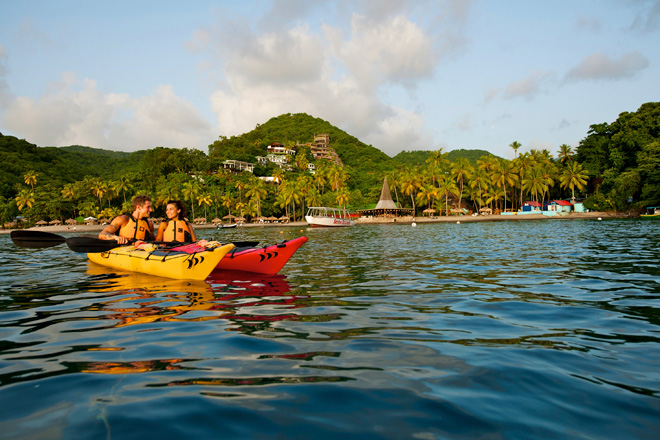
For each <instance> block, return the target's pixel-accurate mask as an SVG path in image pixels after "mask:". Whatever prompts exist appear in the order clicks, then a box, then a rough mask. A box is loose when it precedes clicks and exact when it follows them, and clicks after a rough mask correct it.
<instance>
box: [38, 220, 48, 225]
mask: <svg viewBox="0 0 660 440" xmlns="http://www.w3.org/2000/svg"><path fill="white" fill-rule="evenodd" d="M47 224H48V222H47V221H45V220H39V221H38V222H37V223H36V225H37V226H44V225H47Z"/></svg>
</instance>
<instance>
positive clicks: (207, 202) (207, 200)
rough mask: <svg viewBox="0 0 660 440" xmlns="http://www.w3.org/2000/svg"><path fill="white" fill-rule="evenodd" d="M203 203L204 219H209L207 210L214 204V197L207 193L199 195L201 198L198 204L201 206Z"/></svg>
mask: <svg viewBox="0 0 660 440" xmlns="http://www.w3.org/2000/svg"><path fill="white" fill-rule="evenodd" d="M202 203H203V204H204V217H206V218H208V216H207V215H206V208H208V207H209V206H211V204H212V203H213V197H211V194H209V193H207V192H203V193H201V194H200V195H199V198H198V199H197V204H198V205H200V206H201V205H202Z"/></svg>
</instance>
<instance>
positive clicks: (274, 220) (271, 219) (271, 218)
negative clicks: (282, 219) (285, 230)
mask: <svg viewBox="0 0 660 440" xmlns="http://www.w3.org/2000/svg"><path fill="white" fill-rule="evenodd" d="M267 220H268V221H269V222H276V221H277V217H275V216H272V215H271V216H270V217H268V218H267Z"/></svg>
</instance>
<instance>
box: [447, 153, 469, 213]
mask: <svg viewBox="0 0 660 440" xmlns="http://www.w3.org/2000/svg"><path fill="white" fill-rule="evenodd" d="M472 170H473V167H472V164H470V161H469V160H468V159H467V158H465V157H460V158H458V160H456V162H454V163H453V164H452V167H451V172H452V175H453V176H454V179H456V182H457V183H458V191H459V193H458V207H459V208H460V207H461V201H462V199H463V186H464V183H465V179H466V178H469V176H470V173H471V172H472Z"/></svg>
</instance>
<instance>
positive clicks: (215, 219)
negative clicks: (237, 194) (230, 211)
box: [211, 217, 222, 225]
mask: <svg viewBox="0 0 660 440" xmlns="http://www.w3.org/2000/svg"><path fill="white" fill-rule="evenodd" d="M221 222H222V220H220V219H219V218H218V217H216V218H214V219H213V220H211V223H213V224H214V225H216V224H218V223H221Z"/></svg>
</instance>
